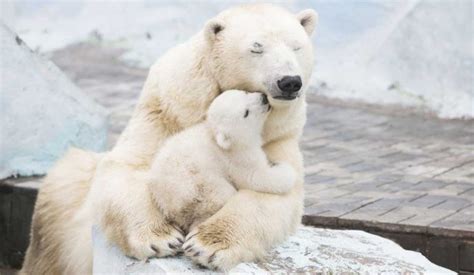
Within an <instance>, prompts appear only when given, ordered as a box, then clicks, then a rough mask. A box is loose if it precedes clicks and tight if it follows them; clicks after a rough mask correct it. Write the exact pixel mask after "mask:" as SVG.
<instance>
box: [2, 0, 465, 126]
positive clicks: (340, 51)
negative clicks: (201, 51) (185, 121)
mask: <svg viewBox="0 0 474 275" xmlns="http://www.w3.org/2000/svg"><path fill="white" fill-rule="evenodd" d="M1 3H2V11H3V12H2V15H3V20H5V21H6V22H7V23H8V24H9V25H11V26H12V27H13V28H14V29H15V30H16V31H18V32H19V34H20V35H21V36H22V37H23V38H24V39H25V40H26V42H27V43H28V44H29V45H30V46H31V47H32V48H33V49H38V50H40V51H41V52H48V51H52V50H55V49H59V48H62V47H64V46H66V45H69V44H71V43H75V42H78V41H86V40H87V41H93V42H101V43H104V44H107V45H109V46H114V47H120V48H124V49H128V51H126V52H125V53H124V55H123V56H122V58H123V59H124V60H126V61H127V62H129V63H130V64H134V65H137V66H141V67H149V66H150V65H151V64H152V63H153V62H154V61H155V60H156V58H157V57H159V56H160V55H161V54H163V53H164V51H165V50H166V49H168V48H170V47H172V46H174V45H176V44H177V43H179V42H182V41H184V40H186V39H187V38H189V37H190V36H191V35H192V34H194V33H195V32H196V31H197V30H199V29H200V28H201V27H202V26H203V24H204V22H205V21H206V20H207V19H209V18H211V17H212V16H213V15H215V14H216V13H218V12H219V11H221V10H222V9H225V8H227V7H229V6H232V5H235V4H236V2H235V1H229V0H227V1H212V0H208V1H151V0H137V1H130V2H129V1H119V2H116V1H115V2H112V1H94V0H80V1H65V2H62V1H53V2H38V1H33V0H26V1H18V2H12V1H2V2H1ZM239 3H240V2H239ZM279 4H281V5H283V6H285V7H286V8H289V9H290V10H292V11H294V12H297V11H299V10H301V9H304V8H314V9H316V10H317V11H318V12H319V15H320V22H319V26H318V28H317V34H316V35H315V36H314V42H315V44H316V45H317V51H318V53H317V55H316V70H315V73H314V77H313V82H312V84H313V87H314V88H316V89H312V91H313V92H314V91H317V92H318V93H320V94H322V95H324V96H327V97H333V98H339V99H344V100H356V101H362V102H367V103H374V104H398V105H403V106H410V107H415V108H418V109H423V110H426V111H430V112H434V113H436V114H437V115H438V116H440V117H442V118H462V117H470V118H472V117H474V92H473V77H474V65H473V40H472V33H473V24H472V18H473V7H472V5H473V4H472V1H469V0H451V1H443V0H407V1H379V0H363V1H346V0H334V1H327V0H313V1H303V0H296V1H288V2H279Z"/></svg>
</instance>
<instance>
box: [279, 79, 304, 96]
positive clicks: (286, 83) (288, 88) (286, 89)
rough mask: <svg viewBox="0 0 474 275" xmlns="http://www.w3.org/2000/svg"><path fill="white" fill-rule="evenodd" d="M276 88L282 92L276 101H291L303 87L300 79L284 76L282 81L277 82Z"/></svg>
mask: <svg viewBox="0 0 474 275" xmlns="http://www.w3.org/2000/svg"><path fill="white" fill-rule="evenodd" d="M277 84H278V88H279V89H280V91H281V92H282V93H281V95H280V96H277V97H276V98H277V99H283V100H292V99H295V98H296V97H297V96H298V91H299V90H300V89H301V87H302V86H303V83H302V82H301V77H300V76H299V75H296V76H289V75H287V76H284V77H283V78H282V79H280V80H278V81H277Z"/></svg>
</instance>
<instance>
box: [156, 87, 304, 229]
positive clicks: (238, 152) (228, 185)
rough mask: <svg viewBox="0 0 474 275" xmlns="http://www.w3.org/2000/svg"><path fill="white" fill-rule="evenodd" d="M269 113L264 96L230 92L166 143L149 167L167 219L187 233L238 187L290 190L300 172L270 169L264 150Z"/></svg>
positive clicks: (276, 191)
mask: <svg viewBox="0 0 474 275" xmlns="http://www.w3.org/2000/svg"><path fill="white" fill-rule="evenodd" d="M269 111H270V105H268V103H266V104H264V103H263V99H262V94H260V93H253V94H249V93H246V92H244V91H239V90H231V91H227V92H224V93H223V94H221V95H220V96H218V97H217V98H216V99H215V100H214V101H213V102H212V103H211V106H210V107H209V111H208V113H207V120H206V121H204V122H202V123H200V124H197V125H196V126H193V127H190V128H188V129H186V130H184V131H182V132H180V133H178V134H176V135H174V136H172V137H170V138H169V139H168V140H167V141H166V142H165V143H164V144H163V147H162V148H161V149H160V150H159V151H158V153H157V156H156V158H155V160H154V162H153V164H152V166H151V169H150V177H151V180H150V190H151V192H152V193H153V195H154V196H155V201H156V202H157V204H158V207H159V208H160V210H161V211H162V212H163V213H164V214H165V217H166V218H168V219H171V220H174V221H175V222H176V223H177V224H178V225H179V226H180V227H181V228H183V229H184V230H188V229H189V227H193V225H197V224H198V223H199V222H200V221H202V220H205V219H207V218H208V217H210V216H212V215H213V214H214V213H215V212H217V211H218V210H219V209H220V208H221V207H222V206H223V205H224V204H225V202H226V201H227V200H228V199H229V198H230V197H231V196H232V195H234V194H235V192H236V190H235V189H234V187H235V188H237V190H240V189H249V190H254V191H257V192H265V193H274V194H284V193H287V192H289V191H290V190H291V188H292V187H293V184H294V181H295V179H296V172H295V171H294V170H293V168H292V167H291V166H290V165H289V164H286V163H281V164H278V165H274V166H270V164H269V161H268V160H267V157H266V155H265V153H264V152H263V150H262V139H261V134H262V130H263V124H264V122H265V119H266V117H267V115H268V113H269ZM197 201H198V202H199V203H196V202H197Z"/></svg>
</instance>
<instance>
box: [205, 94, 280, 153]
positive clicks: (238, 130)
mask: <svg viewBox="0 0 474 275" xmlns="http://www.w3.org/2000/svg"><path fill="white" fill-rule="evenodd" d="M270 110H271V107H270V104H269V102H268V99H267V96H266V95H264V94H262V93H248V92H244V91H240V90H229V91H226V92H224V93H222V94H220V95H219V96H218V97H216V98H215V99H214V101H213V102H212V103H211V105H210V106H209V109H208V111H207V118H206V123H207V126H208V127H209V128H210V130H211V133H212V135H213V136H214V139H215V141H216V143H217V145H218V146H219V147H221V148H222V149H224V150H229V149H230V148H231V147H234V148H242V147H249V146H259V147H260V146H261V143H262V141H261V139H262V138H261V133H262V129H263V124H264V122H265V119H266V118H267V115H268V113H269V112H270Z"/></svg>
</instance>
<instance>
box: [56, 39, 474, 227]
mask: <svg viewBox="0 0 474 275" xmlns="http://www.w3.org/2000/svg"><path fill="white" fill-rule="evenodd" d="M119 54H120V51H119V50H112V49H104V48H101V47H99V46H94V45H91V44H79V45H75V46H72V47H69V48H66V49H63V50H60V51H56V52H54V53H53V54H52V56H51V58H52V60H53V61H54V62H55V63H56V64H58V66H59V67H61V69H63V70H64V71H65V72H66V73H67V74H68V75H69V76H70V78H71V79H72V80H73V81H74V82H75V83H77V84H78V86H80V87H81V88H82V89H83V91H84V92H86V93H87V94H89V95H90V96H92V97H93V98H95V99H96V101H98V102H99V103H100V104H102V105H104V106H105V107H106V108H108V109H109V110H110V112H111V126H110V127H111V128H110V131H109V132H110V142H109V144H110V146H112V145H113V143H114V142H115V140H116V138H117V137H118V135H119V134H120V132H121V131H122V129H123V128H124V127H125V125H126V123H127V121H128V119H129V117H130V116H131V113H132V110H133V106H134V104H135V102H136V100H137V98H138V96H139V94H140V89H141V86H142V85H143V82H144V80H145V78H146V74H147V71H146V70H143V69H136V68H131V67H128V66H126V65H125V64H123V63H122V62H120V61H119V60H118V59H117V56H118V55H119ZM308 102H309V105H308V122H307V124H306V128H305V132H304V137H303V139H302V140H301V148H302V150H303V152H304V157H305V166H306V184H305V188H306V197H305V215H307V216H312V217H317V216H320V217H335V218H340V219H348V220H365V221H374V222H381V223H394V224H402V225H413V226H425V227H435V228H447V229H454V230H463V231H471V232H474V216H473V211H474V122H473V121H442V120H438V119H435V118H427V117H424V116H415V115H410V114H406V112H405V111H404V110H401V109H399V110H396V111H395V112H393V111H392V112H391V113H390V114H387V113H386V112H383V111H380V110H373V109H369V110H367V109H366V108H357V106H356V107H354V106H351V107H347V106H339V105H338V104H334V102H332V101H329V102H328V101H327V100H323V99H321V98H319V97H317V96H309V97H308Z"/></svg>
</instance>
